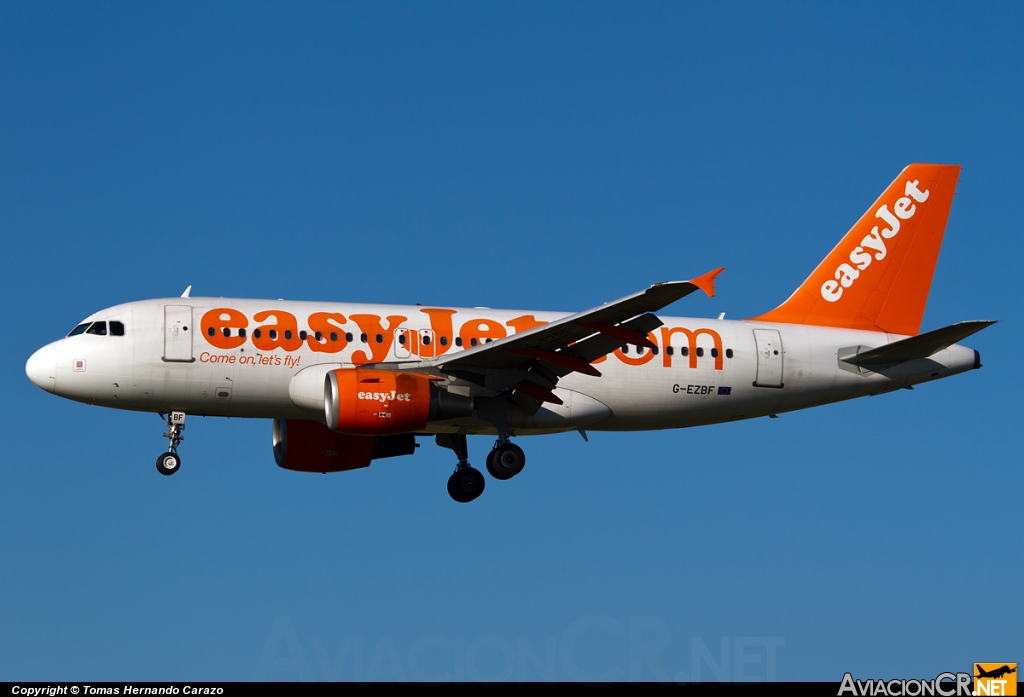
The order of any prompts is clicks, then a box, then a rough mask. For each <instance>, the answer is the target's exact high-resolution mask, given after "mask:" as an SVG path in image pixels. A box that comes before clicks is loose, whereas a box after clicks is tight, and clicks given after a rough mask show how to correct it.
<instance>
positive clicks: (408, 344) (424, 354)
mask: <svg viewBox="0 0 1024 697" xmlns="http://www.w3.org/2000/svg"><path fill="white" fill-rule="evenodd" d="M394 347H395V358H412V357H413V356H414V355H415V356H419V357H420V358H433V357H434V351H435V349H434V331H433V330H432V329H420V330H419V331H417V330H415V329H406V328H405V327H401V328H399V329H396V330H395V343H394Z"/></svg>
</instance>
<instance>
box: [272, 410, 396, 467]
mask: <svg viewBox="0 0 1024 697" xmlns="http://www.w3.org/2000/svg"><path fill="white" fill-rule="evenodd" d="M415 450H416V439H415V438H414V437H413V436H412V434H411V433H408V434H401V435H395V436H352V435H349V434H347V433H335V432H334V431H332V430H330V429H328V428H327V427H326V426H324V425H323V424H321V423H317V422H315V421H301V420H292V419H288V420H281V419H274V460H276V461H277V466H278V467H281V468H283V469H286V470H294V471H296V472H324V473H326V472H343V471H345V470H354V469H359V468H360V467H367V466H369V464H370V461H371V460H379V459H380V458H384V457H397V456H400V455H412V454H413V452H414V451H415Z"/></svg>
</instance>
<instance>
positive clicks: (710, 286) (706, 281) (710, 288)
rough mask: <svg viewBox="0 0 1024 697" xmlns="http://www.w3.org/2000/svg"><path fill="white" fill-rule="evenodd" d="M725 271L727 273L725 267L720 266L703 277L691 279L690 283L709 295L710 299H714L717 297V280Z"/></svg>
mask: <svg viewBox="0 0 1024 697" xmlns="http://www.w3.org/2000/svg"><path fill="white" fill-rule="evenodd" d="M723 271H725V267H724V266H719V267H718V268H717V269H715V270H714V271H708V272H707V273H706V274H704V275H703V276H697V278H692V279H690V280H689V281H688V283H692V284H693V285H695V286H697V287H698V288H700V289H701V290H702V291H704V292H705V293H707V295H708V297H709V298H713V297H715V278H716V277H717V276H718V274H720V273H722V272H723Z"/></svg>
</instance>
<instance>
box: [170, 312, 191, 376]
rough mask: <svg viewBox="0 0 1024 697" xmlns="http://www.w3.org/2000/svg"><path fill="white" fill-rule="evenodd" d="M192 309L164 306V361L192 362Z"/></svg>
mask: <svg viewBox="0 0 1024 697" xmlns="http://www.w3.org/2000/svg"><path fill="white" fill-rule="evenodd" d="M193 332H194V328H193V327H192V307H191V306H190V305H165V306H164V360H165V361H185V362H189V363H190V362H192V334H193Z"/></svg>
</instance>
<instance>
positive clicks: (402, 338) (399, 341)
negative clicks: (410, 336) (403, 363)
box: [398, 334, 405, 346]
mask: <svg viewBox="0 0 1024 697" xmlns="http://www.w3.org/2000/svg"><path fill="white" fill-rule="evenodd" d="M398 343H400V344H401V345H402V346H405V334H399V335H398Z"/></svg>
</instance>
